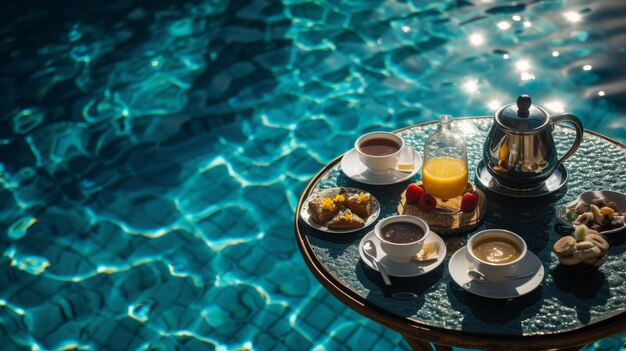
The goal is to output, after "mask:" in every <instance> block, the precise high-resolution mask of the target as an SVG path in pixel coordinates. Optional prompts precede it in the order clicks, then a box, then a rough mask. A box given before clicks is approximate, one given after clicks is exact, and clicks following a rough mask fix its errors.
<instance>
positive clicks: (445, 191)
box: [422, 157, 467, 200]
mask: <svg viewBox="0 0 626 351" xmlns="http://www.w3.org/2000/svg"><path fill="white" fill-rule="evenodd" d="M422 182H423V183H424V189H425V190H426V192H427V193H429V194H431V195H432V196H434V197H436V198H439V199H446V200H447V199H451V198H453V197H457V196H459V195H461V194H463V190H465V187H466V185H467V164H466V163H465V161H463V160H460V159H458V158H453V157H437V158H433V159H430V160H428V161H427V162H426V164H425V165H424V169H423V170H422Z"/></svg>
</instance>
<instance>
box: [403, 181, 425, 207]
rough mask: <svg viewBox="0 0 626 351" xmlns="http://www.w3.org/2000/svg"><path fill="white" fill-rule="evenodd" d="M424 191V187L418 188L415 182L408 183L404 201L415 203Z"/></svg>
mask: <svg viewBox="0 0 626 351" xmlns="http://www.w3.org/2000/svg"><path fill="white" fill-rule="evenodd" d="M425 193H426V192H425V191H424V189H422V188H420V187H419V186H418V185H417V184H409V186H408V187H407V188H406V203H407V204H416V203H417V201H419V199H420V198H421V197H422V195H424V194H425Z"/></svg>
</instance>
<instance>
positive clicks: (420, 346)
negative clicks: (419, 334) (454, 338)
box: [402, 335, 452, 351]
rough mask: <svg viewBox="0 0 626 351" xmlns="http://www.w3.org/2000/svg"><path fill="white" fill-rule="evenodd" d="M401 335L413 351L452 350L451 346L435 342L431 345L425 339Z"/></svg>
mask: <svg viewBox="0 0 626 351" xmlns="http://www.w3.org/2000/svg"><path fill="white" fill-rule="evenodd" d="M402 337H403V338H404V340H405V341H406V342H407V344H409V346H410V347H411V349H412V350H413V351H433V350H434V351H452V347H450V346H444V345H437V344H432V346H431V343H429V342H427V341H423V340H420V339H416V338H413V337H410V336H406V335H403V336H402Z"/></svg>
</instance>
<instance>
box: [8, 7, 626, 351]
mask: <svg viewBox="0 0 626 351" xmlns="http://www.w3.org/2000/svg"><path fill="white" fill-rule="evenodd" d="M625 9H626V7H625V6H624V5H622V4H621V3H619V2H617V1H589V2H587V1H537V2H533V3H532V4H528V5H524V4H514V3H512V2H505V1H437V2H431V1H421V0H411V1H385V2H382V1H364V0H354V1H338V0H337V1H333V0H328V1H322V0H319V1H299V0H285V1H282V2H280V1H269V0H255V1H253V0H243V1H226V0H224V1H219V0H197V1H186V2H180V1H179V2H167V1H136V0H124V1H109V2H105V1H97V2H83V1H78V0H65V1H63V2H62V3H51V2H49V1H44V0H39V1H30V2H17V1H15V2H11V3H9V4H3V6H2V8H1V9H0V13H1V18H2V24H0V39H1V40H0V57H1V58H2V60H1V62H2V63H3V64H2V66H0V70H1V74H0V80H1V82H2V84H0V95H1V96H2V98H1V99H0V123H1V125H2V128H0V185H1V187H0V199H1V203H2V207H0V226H1V229H2V235H0V251H1V252H2V256H1V258H0V286H1V287H2V288H0V349H2V350H22V349H24V350H28V349H32V350H69V349H81V350H89V349H93V350H173V349H183V350H235V349H237V350H243V349H254V350H303V349H315V350H345V349H385V350H396V349H397V350H406V349H408V347H407V345H406V344H405V343H404V342H403V341H402V339H401V337H400V336H399V335H398V334H396V333H395V332H392V331H390V330H387V329H386V328H383V327H381V326H379V325H377V324H375V323H373V322H371V321H369V320H367V319H365V318H363V317H361V316H359V315H358V314H356V313H354V312H352V311H351V310H349V309H347V308H346V307H344V306H343V305H342V304H341V303H339V302H337V300H335V299H334V298H333V297H332V296H331V295H329V294H328V293H327V291H326V290H325V289H324V288H322V287H321V286H320V284H318V282H317V281H316V280H315V278H314V277H313V276H312V275H311V274H310V273H309V271H308V269H307V268H306V266H305V265H304V263H303V262H302V259H301V257H300V254H299V253H298V250H297V248H296V245H295V241H294V234H293V217H294V209H295V207H296V205H297V201H298V198H299V196H300V194H301V192H302V190H303V189H304V187H305V185H306V184H307V183H308V181H309V180H310V179H311V177H312V176H314V175H315V174H316V173H317V172H318V171H319V170H320V169H321V168H322V166H323V165H324V164H326V163H327V162H328V161H330V160H331V159H333V158H335V157H336V156H338V155H340V154H341V153H343V152H345V151H347V150H348V149H350V147H351V145H352V143H353V142H354V140H355V139H356V137H357V136H358V135H360V134H362V133H364V132H367V131H372V130H381V129H382V130H393V129H397V128H401V127H405V126H407V125H411V124H415V123H420V122H425V121H431V120H434V119H435V118H436V116H438V115H439V114H442V113H448V114H452V115H453V116H468V115H488V114H492V113H493V111H494V110H495V109H496V108H497V107H499V106H501V105H503V104H505V103H509V102H512V101H514V100H515V99H516V97H517V95H519V94H521V93H528V94H530V95H531V96H532V97H533V101H534V102H536V103H537V104H540V105H543V106H545V107H547V108H549V109H551V110H552V111H554V112H559V111H568V112H572V113H575V114H576V115H578V116H579V117H580V118H581V119H582V120H583V124H584V125H585V127H586V128H587V129H591V130H594V131H597V132H600V133H603V134H605V135H607V136H610V137H613V138H616V139H618V140H621V141H622V142H626V134H625V132H626V116H625V113H626V103H625V102H624V99H623V96H624V93H625V91H626V88H625V86H624V84H625V83H624V77H625V76H626V74H625V73H626V72H625V68H624V67H623V65H622V64H621V62H623V61H624V59H625V58H626V57H625V56H626V39H625V38H624V36H623V35H622V33H623V32H624V29H625V28H624V27H625V26H626V25H625V24H624V22H623V20H622V19H623V16H624V14H626V11H625ZM625 338H626V336H625V335H618V336H615V337H613V338H607V339H605V340H601V341H598V342H597V343H596V344H595V345H591V346H589V349H594V350H618V349H620V347H623V344H624V339H625Z"/></svg>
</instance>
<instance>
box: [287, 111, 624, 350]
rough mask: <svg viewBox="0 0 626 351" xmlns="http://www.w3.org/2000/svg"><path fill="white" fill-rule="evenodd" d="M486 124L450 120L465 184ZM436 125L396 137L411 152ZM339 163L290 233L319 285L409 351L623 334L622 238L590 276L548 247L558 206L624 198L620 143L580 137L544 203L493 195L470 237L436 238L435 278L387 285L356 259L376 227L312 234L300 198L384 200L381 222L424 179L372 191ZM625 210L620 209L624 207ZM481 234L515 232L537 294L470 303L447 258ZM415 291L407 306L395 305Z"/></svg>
mask: <svg viewBox="0 0 626 351" xmlns="http://www.w3.org/2000/svg"><path fill="white" fill-rule="evenodd" d="M492 122H493V118H491V117H469V118H459V119H455V121H454V122H453V125H452V127H453V129H454V130H455V131H457V132H458V133H461V134H462V135H463V136H464V138H465V140H466V143H467V150H468V165H469V172H470V173H469V174H470V178H469V179H470V182H473V183H474V184H476V180H475V169H476V165H477V164H478V162H479V161H480V160H481V159H482V148H483V143H484V140H485V138H486V136H487V133H488V131H489V129H490V127H491V124H492ZM436 126H437V124H436V122H430V123H425V124H420V125H415V126H411V127H407V128H404V129H401V130H398V131H396V132H395V133H398V134H400V135H402V137H403V138H404V139H405V141H406V143H407V145H410V146H414V147H415V149H416V150H418V151H421V150H422V149H423V146H424V142H425V140H426V138H427V136H428V135H430V134H431V133H433V132H434V130H435V129H436ZM574 133H575V132H574V130H573V129H571V128H568V127H563V126H556V127H555V129H554V132H553V135H554V139H555V143H556V146H557V150H558V153H559V155H563V153H564V152H565V151H567V149H568V148H569V146H570V145H571V142H572V141H573V139H574ZM342 157H343V155H341V156H339V157H338V158H336V159H335V160H333V161H331V162H330V163H329V164H328V165H327V166H326V167H324V169H322V170H321V171H320V172H319V173H318V174H317V175H316V176H315V177H314V178H313V180H311V182H310V183H309V184H308V186H307V187H306V189H305V190H304V192H303V194H302V196H301V198H300V201H299V203H298V207H297V209H296V215H295V233H296V239H297V242H298V246H299V249H300V251H301V254H302V256H303V258H304V260H305V262H306V264H307V266H308V267H309V269H310V270H311V272H312V273H313V274H314V275H315V276H316V278H317V279H318V280H319V281H320V282H321V283H322V285H323V286H324V287H325V288H326V289H328V290H329V291H330V292H331V293H332V294H333V295H334V296H336V297H337V298H338V299H339V300H340V301H342V302H343V303H344V304H345V305H347V306H348V307H350V308H352V309H353V310H355V311H357V312H358V313H360V314H362V315H364V316H365V317H367V318H370V319H372V320H374V321H376V322H378V323H380V324H382V325H385V326H387V327H389V328H391V329H393V330H395V331H397V332H399V333H400V334H401V335H402V336H403V337H404V338H405V340H407V342H408V343H409V345H411V347H412V348H413V349H415V350H430V346H429V342H431V343H433V344H434V345H435V346H436V348H437V349H449V348H450V347H451V346H462V347H468V348H482V349H498V350H502V349H529V350H539V349H578V348H580V347H582V346H583V345H585V344H588V343H590V342H592V341H594V340H598V339H600V338H603V337H607V336H610V335H613V334H616V333H619V332H623V331H625V330H626V244H625V243H624V242H625V241H626V231H621V232H619V233H616V234H610V236H608V240H609V242H610V244H611V247H610V249H609V256H608V259H607V261H606V263H605V264H604V265H603V266H602V267H600V268H599V269H597V270H595V269H592V270H582V271H581V270H575V269H570V268H569V267H564V266H562V265H560V264H559V263H558V259H557V257H556V256H555V255H554V253H552V246H553V244H554V243H555V242H556V240H558V239H559V238H560V237H561V236H562V235H566V234H569V233H571V231H568V230H564V228H563V226H562V225H561V224H560V221H558V219H557V218H556V215H555V211H556V209H557V208H558V207H559V206H562V205H564V204H566V203H570V202H572V201H573V200H575V199H576V198H577V197H578V195H579V194H580V193H581V192H583V191H585V190H614V191H619V192H624V193H626V145H624V144H622V143H620V142H618V141H615V140H612V139H609V138H607V137H605V136H602V135H599V134H597V133H594V132H590V131H585V133H584V138H583V142H582V144H581V145H580V148H579V149H578V151H577V152H576V153H575V154H574V155H573V156H572V157H570V158H569V159H568V160H567V161H565V163H564V165H565V168H566V169H567V174H568V178H567V183H566V184H565V185H564V186H563V187H561V188H559V189H558V190H556V191H554V192H552V193H551V194H548V195H546V196H541V197H535V198H513V197H508V196H502V195H500V194H496V193H494V192H491V191H489V189H484V191H485V192H486V194H487V208H486V214H485V217H484V218H483V220H482V222H481V224H480V226H478V227H477V228H475V229H473V230H472V231H470V232H465V233H462V234H457V235H445V236H444V235H442V238H443V239H444V241H445V242H446V246H447V249H448V252H447V257H446V258H445V259H444V261H443V263H442V264H441V265H440V266H438V267H437V268H436V269H435V270H433V271H431V272H429V273H427V274H424V275H421V276H418V277H410V278H397V277H392V278H391V279H392V283H393V284H392V285H391V286H386V285H385V284H384V283H383V280H382V278H381V277H380V275H379V274H378V272H376V271H374V270H373V269H371V268H369V267H368V266H367V265H366V264H365V263H364V262H362V261H361V260H360V258H359V252H358V246H359V242H360V240H361V238H362V237H363V236H364V235H366V234H367V233H369V232H370V231H371V230H373V227H374V224H375V223H372V224H371V225H369V226H367V227H366V228H363V229H361V230H358V231H356V232H352V233H343V234H332V233H326V232H322V231H318V230H316V229H314V228H312V227H310V226H309V225H308V224H307V223H306V222H304V221H303V220H302V218H300V215H299V214H300V211H301V208H302V205H303V202H304V200H305V199H306V198H307V197H308V196H309V195H311V194H312V193H315V192H317V191H320V190H323V189H327V188H334V187H353V188H358V189H362V190H364V191H367V192H370V193H371V194H372V195H373V196H375V197H376V198H377V199H378V201H379V202H380V207H381V212H380V216H379V218H378V219H379V220H380V219H381V218H384V217H387V216H389V215H392V214H395V213H397V205H398V201H400V195H401V193H402V192H403V191H404V190H405V189H406V187H407V185H408V184H410V183H411V182H415V181H418V180H420V179H421V176H420V174H421V172H418V173H417V174H416V175H415V176H413V177H411V178H409V179H407V180H405V181H403V182H399V183H397V184H391V185H368V184H363V183H359V182H356V181H354V180H352V179H351V178H348V177H347V176H346V175H345V174H344V173H343V172H342V170H341V165H340V163H341V158H342ZM623 211H626V209H624V210H623ZM485 228H502V229H508V230H511V231H514V232H516V233H518V234H519V235H520V236H522V237H523V238H524V239H525V240H526V242H527V244H528V249H529V250H530V251H531V252H532V253H533V254H535V255H536V256H537V257H538V258H539V259H540V260H541V262H542V264H543V266H544V269H545V276H544V278H543V280H542V281H541V284H540V285H539V287H537V288H536V289H534V290H533V291H531V292H530V293H528V294H525V295H523V296H520V297H516V298H511V299H491V298H485V297H481V296H477V295H474V294H472V293H470V292H468V291H465V290H464V289H462V288H461V287H460V286H458V285H457V284H456V283H455V282H454V281H453V280H452V278H451V276H450V272H449V271H448V262H449V260H450V257H451V255H452V254H453V253H454V251H455V250H456V249H458V248H459V245H462V244H463V243H464V241H466V240H467V238H468V237H469V236H470V235H471V234H473V233H475V232H477V231H480V230H483V229H485ZM398 292H401V293H404V292H411V293H413V294H414V295H415V296H416V297H415V298H413V299H409V300H406V299H398V298H397V296H399V295H398V294H397V293H398Z"/></svg>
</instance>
